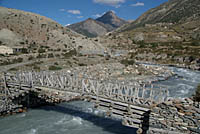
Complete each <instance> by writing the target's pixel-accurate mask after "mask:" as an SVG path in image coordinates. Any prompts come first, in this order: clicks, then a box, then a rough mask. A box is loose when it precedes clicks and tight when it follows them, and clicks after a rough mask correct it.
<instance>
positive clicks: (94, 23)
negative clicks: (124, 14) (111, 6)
mask: <svg viewBox="0 0 200 134" xmlns="http://www.w3.org/2000/svg"><path fill="white" fill-rule="evenodd" d="M127 23H128V22H126V21H125V20H123V19H121V18H119V17H117V16H116V15H115V13H114V12H113V11H108V12H107V13H105V14H104V15H103V16H101V17H99V18H97V19H96V20H94V19H91V18H89V19H87V20H85V21H82V22H79V23H75V24H72V25H69V26H68V28H70V29H72V30H73V31H76V32H77V33H80V34H83V35H85V36H88V37H97V36H101V35H104V34H106V33H108V32H110V31H112V30H115V29H116V28H118V27H120V26H122V25H124V24H127Z"/></svg>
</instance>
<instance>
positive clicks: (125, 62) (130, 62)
mask: <svg viewBox="0 0 200 134" xmlns="http://www.w3.org/2000/svg"><path fill="white" fill-rule="evenodd" d="M120 63H121V64H124V65H125V66H128V65H133V64H134V63H135V60H132V59H123V60H121V61H120Z"/></svg>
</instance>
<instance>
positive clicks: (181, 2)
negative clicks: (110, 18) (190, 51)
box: [125, 0, 200, 30]
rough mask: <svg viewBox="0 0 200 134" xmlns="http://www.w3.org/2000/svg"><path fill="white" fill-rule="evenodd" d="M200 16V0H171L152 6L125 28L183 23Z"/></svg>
mask: <svg viewBox="0 0 200 134" xmlns="http://www.w3.org/2000/svg"><path fill="white" fill-rule="evenodd" d="M199 16H200V1H199V0H169V1H168V2H166V3H163V4H162V5H160V6H158V7H156V8H152V9H150V10H149V11H147V12H145V13H144V14H143V15H142V16H140V17H139V18H138V19H137V20H136V21H134V22H133V23H131V24H130V25H129V26H128V27H127V28H126V29H125V30H129V29H133V28H136V27H140V26H144V25H145V24H155V23H173V24H175V23H181V22H185V21H192V20H195V19H196V18H199Z"/></svg>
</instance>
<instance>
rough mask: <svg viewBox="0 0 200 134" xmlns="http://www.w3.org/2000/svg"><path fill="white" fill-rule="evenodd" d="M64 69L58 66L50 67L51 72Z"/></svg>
mask: <svg viewBox="0 0 200 134" xmlns="http://www.w3.org/2000/svg"><path fill="white" fill-rule="evenodd" d="M61 69H62V68H61V67H58V66H49V70H51V71H55V70H61Z"/></svg>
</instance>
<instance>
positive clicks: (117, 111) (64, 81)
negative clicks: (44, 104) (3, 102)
mask: <svg viewBox="0 0 200 134" xmlns="http://www.w3.org/2000/svg"><path fill="white" fill-rule="evenodd" d="M4 86H5V91H6V93H7V94H8V95H9V92H10V91H9V89H10V88H17V89H18V90H23V91H30V90H33V91H34V90H36V89H42V88H48V89H49V90H51V89H54V90H59V91H65V92H67V93H68V94H76V95H79V96H80V97H81V98H82V99H84V100H88V101H92V102H94V103H95V107H96V108H98V109H100V110H105V112H106V113H107V115H108V116H112V117H115V118H119V119H121V120H122V124H123V125H125V126H129V127H134V128H142V129H144V128H145V129H147V128H148V129H149V128H150V126H149V124H148V118H149V117H148V116H149V114H150V112H151V109H150V108H151V105H152V104H157V103H161V102H164V101H165V100H166V99H167V96H168V90H167V89H166V88H165V87H163V86H161V85H157V84H156V85H153V84H151V83H146V84H145V83H143V84H141V83H138V82H134V83H133V84H132V85H124V84H123V83H117V82H110V81H102V80H96V79H92V78H88V77H85V76H80V75H75V74H70V73H55V72H17V73H15V74H12V73H5V74H4ZM11 97H12V96H11Z"/></svg>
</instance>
